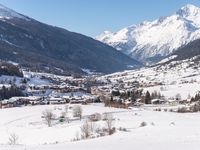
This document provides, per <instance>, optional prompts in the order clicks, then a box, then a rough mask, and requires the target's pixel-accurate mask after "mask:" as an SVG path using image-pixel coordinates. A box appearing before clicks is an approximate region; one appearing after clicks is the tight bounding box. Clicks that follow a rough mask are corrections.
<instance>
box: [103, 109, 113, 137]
mask: <svg viewBox="0 0 200 150" xmlns="http://www.w3.org/2000/svg"><path fill="white" fill-rule="evenodd" d="M104 117H105V118H104V119H105V123H106V128H107V130H108V134H109V135H112V134H113V133H114V132H115V128H114V121H115V120H114V118H113V115H112V114H110V113H106V114H105V116H104Z"/></svg>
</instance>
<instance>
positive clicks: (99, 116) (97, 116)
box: [89, 113, 101, 122]
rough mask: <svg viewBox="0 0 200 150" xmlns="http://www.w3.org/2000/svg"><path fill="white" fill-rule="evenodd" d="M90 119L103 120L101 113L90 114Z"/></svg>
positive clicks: (93, 120)
mask: <svg viewBox="0 0 200 150" xmlns="http://www.w3.org/2000/svg"><path fill="white" fill-rule="evenodd" d="M89 120H90V121H91V122H96V121H100V120H101V114H99V113H95V114H92V115H90V116H89Z"/></svg>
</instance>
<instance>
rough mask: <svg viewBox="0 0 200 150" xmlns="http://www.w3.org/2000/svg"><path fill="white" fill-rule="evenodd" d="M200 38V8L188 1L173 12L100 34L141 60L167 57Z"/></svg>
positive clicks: (100, 39)
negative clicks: (169, 14)
mask: <svg viewBox="0 0 200 150" xmlns="http://www.w3.org/2000/svg"><path fill="white" fill-rule="evenodd" d="M198 38H200V8H199V7H196V6H194V5H191V4H188V5H186V6H184V7H182V8H181V9H179V10H178V11H176V12H175V13H173V14H172V15H171V16H168V17H160V18H159V19H157V20H154V21H152V22H150V21H144V22H143V23H141V24H139V25H131V26H128V27H126V28H123V29H121V30H120V31H118V32H114V33H112V32H110V31H106V32H104V33H102V34H101V35H99V36H97V37H96V39H97V40H99V41H102V42H104V43H106V44H108V45H110V46H112V47H114V48H116V49H118V50H119V51H121V52H123V53H125V54H126V55H129V56H131V57H132V58H134V59H137V60H140V61H144V62H145V61H147V60H148V59H150V60H151V58H152V60H153V59H154V58H156V57H160V58H162V57H165V56H167V55H169V54H171V53H173V52H174V51H176V50H177V49H178V48H180V47H181V46H183V45H186V44H188V43H189V42H191V41H194V40H196V39H198Z"/></svg>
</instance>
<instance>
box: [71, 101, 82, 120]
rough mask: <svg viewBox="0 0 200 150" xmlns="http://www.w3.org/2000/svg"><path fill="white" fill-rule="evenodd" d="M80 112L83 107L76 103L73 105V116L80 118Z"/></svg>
mask: <svg viewBox="0 0 200 150" xmlns="http://www.w3.org/2000/svg"><path fill="white" fill-rule="evenodd" d="M82 113H83V109H82V107H81V106H79V105H77V106H74V107H73V116H74V117H79V118H80V120H81V118H82Z"/></svg>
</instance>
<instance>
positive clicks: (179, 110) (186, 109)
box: [177, 107, 190, 113]
mask: <svg viewBox="0 0 200 150" xmlns="http://www.w3.org/2000/svg"><path fill="white" fill-rule="evenodd" d="M177 112H178V113H187V112H190V111H189V110H188V108H187V107H180V108H178V110H177Z"/></svg>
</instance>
